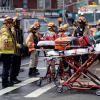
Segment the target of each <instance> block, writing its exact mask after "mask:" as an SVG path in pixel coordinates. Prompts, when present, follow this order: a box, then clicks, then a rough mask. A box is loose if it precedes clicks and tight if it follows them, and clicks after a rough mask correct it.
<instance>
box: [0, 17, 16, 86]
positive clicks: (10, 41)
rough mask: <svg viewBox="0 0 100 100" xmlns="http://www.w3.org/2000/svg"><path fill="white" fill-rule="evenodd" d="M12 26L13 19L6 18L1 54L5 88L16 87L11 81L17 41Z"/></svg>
mask: <svg viewBox="0 0 100 100" xmlns="http://www.w3.org/2000/svg"><path fill="white" fill-rule="evenodd" d="M12 25H13V19H12V18H11V17H6V18H5V20H4V25H3V26H2V28H1V34H0V35H1V36H0V53H1V57H2V61H3V70H2V87H3V88H6V87H8V86H13V85H14V83H13V82H12V81H11V80H10V79H11V78H12V76H13V73H12V67H13V66H12V56H13V55H14V54H15V53H16V41H15V38H14V36H13V34H12V31H11V28H12ZM8 77H9V78H8Z"/></svg>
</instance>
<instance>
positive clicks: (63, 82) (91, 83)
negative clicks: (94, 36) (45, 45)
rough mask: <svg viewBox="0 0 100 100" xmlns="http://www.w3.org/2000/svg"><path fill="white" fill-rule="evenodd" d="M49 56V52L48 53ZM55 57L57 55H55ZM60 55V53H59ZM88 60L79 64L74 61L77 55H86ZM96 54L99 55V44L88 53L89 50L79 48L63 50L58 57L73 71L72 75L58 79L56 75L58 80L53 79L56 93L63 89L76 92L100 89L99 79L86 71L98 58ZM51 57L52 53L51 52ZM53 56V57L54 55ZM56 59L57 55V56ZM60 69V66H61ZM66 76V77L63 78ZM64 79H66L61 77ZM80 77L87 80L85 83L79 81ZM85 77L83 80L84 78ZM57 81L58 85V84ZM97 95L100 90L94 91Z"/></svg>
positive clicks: (99, 93)
mask: <svg viewBox="0 0 100 100" xmlns="http://www.w3.org/2000/svg"><path fill="white" fill-rule="evenodd" d="M48 54H49V56H50V52H49V53H48ZM55 54H56V55H57V53H55ZM60 54H61V51H60ZM87 54H88V56H89V57H88V59H87V60H86V61H85V62H84V63H80V62H79V61H77V60H76V59H74V57H75V56H77V55H80V56H81V55H87ZM98 54H100V44H97V45H96V47H95V48H94V51H92V52H90V51H89V48H80V49H72V50H65V51H63V52H62V54H61V55H60V56H59V57H61V58H62V59H64V60H65V61H66V63H68V65H70V67H71V68H72V69H73V70H74V73H73V74H72V75H71V76H70V75H68V74H65V73H63V74H62V75H61V76H60V77H59V76H58V75H59V74H57V77H56V78H58V79H55V83H56V86H57V91H58V92H62V91H63V87H65V86H66V87H67V88H68V89H69V88H70V89H76V90H82V91H83V90H91V89H93V88H96V89H100V78H99V77H97V76H96V75H94V74H93V73H92V72H90V71H89V70H88V69H89V68H90V67H91V65H92V64H93V63H94V62H95V61H96V59H97V58H98ZM51 55H53V54H52V52H51ZM54 56H55V55H54ZM57 57H58V55H57ZM61 67H62V66H61ZM65 75H66V76H65ZM63 76H64V77H66V79H64V78H62V77H63ZM81 76H83V78H82V80H84V79H87V80H88V81H87V82H83V81H82V80H81ZM84 77H85V78H84ZM58 80H59V83H58ZM96 94H97V95H100V90H98V91H96Z"/></svg>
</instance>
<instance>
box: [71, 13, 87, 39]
mask: <svg viewBox="0 0 100 100" xmlns="http://www.w3.org/2000/svg"><path fill="white" fill-rule="evenodd" d="M85 34H87V20H86V18H85V17H84V16H83V15H81V16H80V17H79V19H78V20H77V27H76V28H75V31H74V34H73V36H75V37H81V36H84V35H85Z"/></svg>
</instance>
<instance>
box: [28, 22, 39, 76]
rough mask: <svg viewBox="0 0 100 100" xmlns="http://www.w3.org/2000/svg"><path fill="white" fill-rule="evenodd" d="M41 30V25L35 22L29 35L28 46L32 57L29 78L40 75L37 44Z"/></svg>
mask: <svg viewBox="0 0 100 100" xmlns="http://www.w3.org/2000/svg"><path fill="white" fill-rule="evenodd" d="M39 29H40V23H39V22H34V24H33V25H31V27H30V29H29V35H28V37H27V39H26V45H27V46H28V48H29V52H30V53H31V55H30V62H29V73H28V75H29V77H32V76H36V75H39V72H38V69H37V63H38V52H37V51H36V48H37V43H38V41H39V40H40V38H41V35H40V33H39V32H38V31H39Z"/></svg>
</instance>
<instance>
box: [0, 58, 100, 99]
mask: <svg viewBox="0 0 100 100" xmlns="http://www.w3.org/2000/svg"><path fill="white" fill-rule="evenodd" d="M28 63H29V57H27V58H24V59H22V67H21V69H23V71H22V72H20V74H19V76H18V79H20V80H22V82H21V83H19V84H16V85H14V86H13V87H8V88H5V89H2V87H1V83H0V100H34V99H36V100H47V99H48V100H51V99H53V100H66V99H67V100H100V96H97V95H96V94H95V90H90V91H75V90H66V91H64V92H62V93H58V92H57V90H56V87H55V85H54V84H53V83H47V82H46V83H45V84H42V86H41V87H40V86H37V82H38V80H39V79H40V76H45V73H46V62H45V60H44V59H43V58H39V64H38V68H39V72H40V75H39V76H37V77H31V78H29V77H28V69H29V68H28ZM1 66H2V65H0V72H1V69H2V67H1ZM94 66H95V67H94ZM99 66H100V64H99V62H97V61H96V62H95V63H94V64H93V67H91V68H92V71H94V73H95V74H97V75H98V76H100V71H98V70H99ZM90 70H91V69H90Z"/></svg>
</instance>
